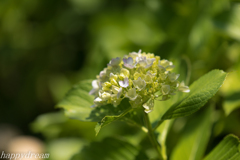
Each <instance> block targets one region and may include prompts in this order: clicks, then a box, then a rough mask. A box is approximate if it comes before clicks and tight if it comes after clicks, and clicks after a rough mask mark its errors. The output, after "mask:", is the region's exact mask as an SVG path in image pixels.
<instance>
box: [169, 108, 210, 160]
mask: <svg viewBox="0 0 240 160" xmlns="http://www.w3.org/2000/svg"><path fill="white" fill-rule="evenodd" d="M212 111H213V108H212V106H208V108H207V109H206V110H205V111H204V112H203V113H201V115H196V116H194V117H192V119H190V121H189V122H188V124H187V125H186V127H185V129H184V131H183V134H182V137H181V138H180V140H179V142H178V143H177V145H176V146H175V148H174V150H173V152H172V154H171V160H201V159H202V157H203V155H204V152H205V150H206V147H207V143H208V140H209V138H210V134H211V126H212V120H211V115H212ZM203 131H204V134H203Z"/></svg>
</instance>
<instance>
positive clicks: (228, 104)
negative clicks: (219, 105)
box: [223, 92, 240, 116]
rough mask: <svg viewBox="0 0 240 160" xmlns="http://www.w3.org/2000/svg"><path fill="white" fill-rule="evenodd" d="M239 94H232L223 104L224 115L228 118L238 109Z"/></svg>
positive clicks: (239, 104) (239, 103) (239, 102)
mask: <svg viewBox="0 0 240 160" xmlns="http://www.w3.org/2000/svg"><path fill="white" fill-rule="evenodd" d="M239 97H240V92H237V93H233V94H232V95H230V96H228V97H226V99H225V100H224V102H223V109H224V111H225V114H226V115H227V116H228V115H229V114H230V113H231V112H232V111H233V110H235V109H237V108H240V99H239Z"/></svg>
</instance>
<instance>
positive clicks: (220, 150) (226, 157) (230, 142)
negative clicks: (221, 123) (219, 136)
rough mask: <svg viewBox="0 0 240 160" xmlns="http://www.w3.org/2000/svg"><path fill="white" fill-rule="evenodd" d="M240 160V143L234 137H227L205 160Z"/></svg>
mask: <svg viewBox="0 0 240 160" xmlns="http://www.w3.org/2000/svg"><path fill="white" fill-rule="evenodd" d="M213 159H217V160H239V159H240V142H239V139H238V137H236V136H234V135H228V136H226V137H225V138H224V139H223V140H222V141H221V142H220V143H219V144H218V145H217V146H216V147H215V148H214V149H213V150H212V151H211V152H210V153H209V154H208V155H207V156H206V157H205V159H204V160H213Z"/></svg>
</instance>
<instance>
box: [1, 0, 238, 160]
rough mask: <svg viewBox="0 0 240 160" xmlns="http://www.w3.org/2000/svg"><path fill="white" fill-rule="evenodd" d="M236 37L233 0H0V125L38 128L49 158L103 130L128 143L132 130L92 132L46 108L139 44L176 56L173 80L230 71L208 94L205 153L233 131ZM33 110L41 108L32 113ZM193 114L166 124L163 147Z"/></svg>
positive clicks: (90, 126) (235, 119)
mask: <svg viewBox="0 0 240 160" xmlns="http://www.w3.org/2000/svg"><path fill="white" fill-rule="evenodd" d="M239 41H240V3H239V1H236V0H173V1H169V0H161V1H160V0H121V1H112V0H102V1H99V0H67V1H63V0H51V1H50V0H34V1H30V0H1V1H0V109H1V111H0V123H1V124H6V123H7V124H11V125H14V126H17V127H18V128H19V129H20V130H21V131H22V132H23V133H24V134H32V135H35V136H40V137H41V138H42V139H43V140H45V141H46V144H47V147H48V150H49V151H51V153H52V155H54V153H55V152H56V154H55V156H57V155H58V154H57V153H58V152H61V150H62V151H64V152H66V157H68V156H69V155H71V154H72V153H74V152H77V151H78V150H79V148H81V146H83V145H85V144H88V143H89V142H90V141H92V140H93V139H102V138H104V137H107V136H108V135H124V136H125V137H131V138H129V140H131V141H132V143H133V144H134V143H135V144H137V143H138V141H137V138H139V137H141V136H142V135H141V133H136V131H135V130H136V128H133V127H131V126H128V125H125V124H123V123H116V124H114V125H109V127H106V128H104V129H103V130H102V131H101V132H100V134H99V136H98V137H95V135H94V126H95V123H92V122H79V121H76V120H67V119H66V118H65V117H64V116H63V114H62V113H48V112H54V111H55V109H54V105H55V104H56V103H57V102H58V101H60V100H61V99H62V98H63V96H64V95H65V93H66V92H67V90H69V89H70V88H71V86H72V85H73V84H75V83H77V82H78V81H79V80H84V79H94V78H95V76H96V75H97V74H98V73H99V72H100V71H101V70H102V69H103V68H104V67H105V66H106V64H107V63H108V62H109V60H110V59H111V58H114V57H117V56H118V57H121V56H123V55H125V54H128V53H129V52H131V51H138V50H139V49H142V51H144V52H152V53H155V54H156V55H159V56H161V58H162V59H165V58H166V59H170V60H172V61H173V62H174V63H175V64H179V65H180V68H182V69H181V70H180V71H179V72H181V73H182V74H181V79H182V80H186V79H185V77H186V74H185V73H186V72H187V69H186V68H190V70H191V76H189V77H188V78H187V82H189V84H191V83H192V82H193V81H195V80H196V79H198V78H199V77H201V76H202V75H203V74H205V73H207V72H208V71H210V70H212V69H215V68H217V69H222V70H224V71H227V72H230V73H229V75H228V77H227V80H226V82H225V84H224V85H223V86H222V88H221V90H220V92H218V96H215V97H214V98H213V99H212V101H214V102H216V104H217V105H216V106H215V108H216V111H215V112H214V114H213V116H212V118H213V119H215V120H214V122H217V123H214V124H213V127H212V133H211V136H210V143H209V144H208V151H210V150H211V149H212V148H213V147H214V146H215V145H216V144H217V143H218V142H219V141H220V140H221V139H222V138H223V137H224V136H225V135H226V134H228V133H233V134H235V135H237V136H238V137H240V129H239V126H240V118H239V117H240V110H239V109H237V108H238V107H239V106H240V100H239V99H240V98H239V97H240V96H239V95H240V83H239V79H240V43H239ZM234 109H237V110H235V111H234V112H232V111H233V110H234ZM42 113H48V114H47V115H43V116H40V117H38V118H37V119H36V117H37V116H38V115H41V114H42ZM193 117H194V115H193ZM193 117H191V116H190V117H186V118H180V119H179V120H178V121H176V122H175V124H174V125H173V129H172V130H171V132H170V133H171V134H172V135H175V136H174V138H173V139H170V140H169V141H168V142H167V143H168V148H170V151H171V149H172V148H173V147H174V145H175V144H176V142H177V140H178V138H179V137H180V135H181V133H182V131H183V130H184V129H183V128H184V126H185V125H189V124H186V122H187V120H188V119H191V118H193ZM35 119H36V120H35ZM34 120H35V122H34V123H31V122H33V121H34ZM30 123H31V125H29V124H30ZM30 126H31V127H30ZM174 126H175V128H174ZM33 131H34V132H33ZM127 131H128V132H127ZM129 131H130V132H129ZM35 133H41V134H39V135H36V134H35ZM136 134H137V135H136ZM171 134H170V135H171ZM176 135H177V136H176ZM67 137H71V138H69V139H67ZM59 144H64V145H62V146H63V147H59ZM57 146H58V147H57ZM69 146H71V147H69ZM67 148H68V149H69V148H70V149H69V152H67V151H65V150H66V149H67ZM57 149H58V150H57ZM149 152H151V151H149ZM176 152H177V151H176ZM54 158H55V157H54V156H53V160H55V159H56V158H55V159H54ZM66 159H67V158H66Z"/></svg>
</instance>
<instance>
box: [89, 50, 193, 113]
mask: <svg viewBox="0 0 240 160" xmlns="http://www.w3.org/2000/svg"><path fill="white" fill-rule="evenodd" d="M173 68H174V65H173V63H172V62H170V61H168V60H165V59H163V60H160V57H159V56H155V55H154V54H152V53H141V50H140V51H139V52H138V53H136V52H132V53H129V55H126V56H125V57H124V58H123V59H121V58H119V57H117V58H115V59H112V60H111V61H110V62H109V64H108V66H107V68H104V70H103V71H101V72H100V74H99V75H98V76H97V79H96V80H94V81H93V82H92V86H93V89H92V90H91V91H90V93H89V94H91V95H95V100H94V106H101V105H105V104H113V105H114V106H118V105H119V104H120V102H121V101H122V100H123V99H124V98H128V99H129V101H130V104H131V106H132V107H133V108H136V107H138V106H143V107H144V109H145V112H146V113H149V112H151V111H152V110H153V107H154V100H162V101H165V100H167V99H169V98H170V96H171V95H175V93H176V91H181V92H190V90H189V87H188V86H185V84H184V82H181V83H180V82H179V81H178V80H177V79H178V77H179V76H180V75H179V74H176V73H173V72H171V71H172V70H173Z"/></svg>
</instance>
